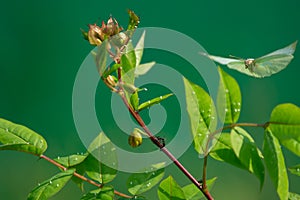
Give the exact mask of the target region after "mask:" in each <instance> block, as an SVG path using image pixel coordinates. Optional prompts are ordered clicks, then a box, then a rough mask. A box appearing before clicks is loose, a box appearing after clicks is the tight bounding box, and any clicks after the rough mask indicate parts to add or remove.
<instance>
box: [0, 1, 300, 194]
mask: <svg viewBox="0 0 300 200" xmlns="http://www.w3.org/2000/svg"><path fill="white" fill-rule="evenodd" d="M127 8H130V9H133V10H134V11H135V12H136V13H137V14H138V15H140V17H141V24H140V26H141V27H148V26H155V27H165V28H170V29H174V30H176V31H179V32H182V33H185V34H186V35H188V36H190V37H192V38H193V39H195V40H196V41H198V42H199V43H200V44H201V45H202V46H203V47H204V48H205V49H206V50H207V51H208V52H211V53H213V54H215V55H223V56H226V55H229V54H233V55H236V56H240V57H245V58H246V57H258V56H261V55H264V54H265V53H269V52H271V51H273V50H276V49H278V48H282V47H284V46H286V45H288V44H290V43H292V42H293V41H295V40H297V39H300V12H299V8H300V2H299V1H297V0H286V1H283V0H265V1H258V0H254V1H243V2H242V1H236V0H235V1H230V0H229V1H222V0H215V1H190V0H186V1H158V0H152V1H143V0H135V1H133V0H132V1H129V0H127V1H126V0H122V1H119V0H118V1H117V0H115V1H105V2H104V1H99V0H98V1H95V0H90V1H36V0H35V1H16V0H12V1H6V2H2V5H1V7H0V11H1V12H0V21H1V35H0V40H1V62H0V77H1V78H0V93H1V98H0V117H1V118H5V119H8V120H11V121H14V122H16V123H20V124H24V125H26V126H28V127H30V128H32V129H33V130H35V131H37V132H38V133H41V134H42V135H43V136H44V137H45V138H46V140H47V141H48V145H49V148H48V150H47V152H46V155H48V156H50V157H56V156H61V155H66V154H70V153H76V152H83V151H84V147H83V145H82V144H81V142H80V139H79V137H78V135H77V133H76V130H75V126H74V122H73V118H72V89H73V83H74V80H75V76H76V73H77V70H78V69H79V67H80V65H81V62H82V61H83V59H84V58H85V56H86V55H87V54H88V53H89V52H90V50H91V49H92V47H91V46H89V45H88V44H87V42H86V41H84V40H83V39H82V36H81V33H80V30H79V29H80V28H86V24H88V23H94V22H96V21H97V20H98V19H100V21H101V20H102V19H105V20H106V19H107V17H108V16H109V15H110V14H113V16H114V17H115V18H117V19H118V21H119V23H120V24H121V25H123V26H126V24H127V21H128V17H127V13H126V9H127ZM100 21H99V22H100ZM178 42H180V41H178ZM298 47H299V45H298ZM158 59H159V58H158ZM168 64H170V65H171V64H172V61H170V63H168ZM174 65H176V63H174ZM299 66H300V51H299V49H298V50H297V51H296V52H295V59H294V60H293V61H292V63H291V64H290V65H289V66H288V67H287V69H285V70H284V71H282V72H281V73H279V74H276V75H274V76H272V77H271V78H265V79H254V78H251V77H248V76H245V75H242V74H239V73H237V72H235V71H230V70H227V69H226V71H227V72H229V73H230V74H231V75H233V76H234V77H235V78H236V79H237V81H238V82H239V84H240V87H241V91H242V95H243V103H242V113H241V118H240V121H244V122H245V121H247V122H258V123H263V122H265V121H267V120H268V118H269V115H270V113H271V110H272V109H273V108H274V106H275V105H277V104H279V103H285V102H291V103H294V104H296V105H298V106H299V105H300V95H299V83H300V81H299V73H300V67H299ZM99 95H101V94H99ZM248 130H250V132H251V134H252V135H253V137H254V138H255V139H257V140H258V142H259V144H261V141H262V136H263V131H262V130H256V129H248ZM125 142H127V141H125ZM284 153H285V155H286V156H287V165H288V166H291V165H294V164H297V163H300V160H299V158H296V157H295V156H294V155H292V154H291V153H289V152H288V151H286V150H284ZM196 156H197V155H196V154H195V153H194V152H193V151H192V148H191V149H190V150H189V151H188V153H187V154H186V155H185V156H183V157H182V158H181V161H182V162H183V163H184V164H185V165H187V166H188V169H191V170H193V173H195V174H198V173H199V171H197V170H200V167H201V165H193V166H192V165H191V164H190V163H191V161H192V162H193V163H194V162H199V163H200V164H201V162H202V161H201V160H199V159H198V158H197V157H196ZM208 167H209V170H208V175H209V177H214V176H218V180H217V183H216V185H215V187H214V189H213V192H212V193H213V195H214V196H215V198H216V199H231V200H233V199H249V200H250V199H251V200H252V199H267V198H268V199H277V198H278V197H277V195H276V192H275V190H274V188H273V186H272V183H271V182H270V179H269V177H267V178H266V182H265V186H264V188H263V190H262V191H260V190H259V182H258V180H257V179H256V178H255V177H254V176H253V175H250V174H249V173H248V172H246V171H242V170H240V169H236V168H234V167H232V166H230V165H228V164H223V163H220V162H217V161H213V160H211V161H210V162H209V165H208ZM57 171H58V170H57V169H56V167H54V166H52V165H51V164H49V163H47V162H46V161H44V160H38V158H37V157H34V156H31V155H27V154H23V153H18V152H11V151H2V152H0V198H1V199H5V200H21V199H26V196H27V194H28V193H29V192H30V190H31V189H32V188H34V187H35V186H36V185H37V184H38V183H39V182H42V181H43V180H45V179H47V178H49V177H50V176H52V175H54V174H55V173H56V172H57ZM169 172H170V173H171V174H172V175H174V176H175V177H176V180H177V182H178V183H179V184H180V185H185V184H187V183H188V180H187V179H186V178H185V177H183V176H182V175H181V173H178V170H177V169H176V168H174V167H171V168H169V169H168V173H169ZM123 181H124V182H123ZM118 182H119V183H118V184H117V185H118V189H119V190H121V191H125V188H124V185H125V184H124V183H125V180H122V179H119V180H118ZM299 184H300V179H299V177H294V176H290V185H291V186H290V190H291V191H292V192H298V193H300V189H299ZM80 195H81V192H80V191H79V190H78V189H77V188H76V185H75V184H73V183H70V184H68V186H67V187H66V188H65V189H64V190H63V191H61V192H60V193H59V194H58V195H56V196H55V197H53V198H52V199H80ZM150 195H153V197H152V198H151V199H156V196H154V195H155V194H153V193H152V194H150Z"/></svg>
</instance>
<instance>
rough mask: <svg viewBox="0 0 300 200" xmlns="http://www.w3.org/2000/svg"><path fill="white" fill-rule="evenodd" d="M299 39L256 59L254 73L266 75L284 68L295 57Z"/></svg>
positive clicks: (259, 75)
mask: <svg viewBox="0 0 300 200" xmlns="http://www.w3.org/2000/svg"><path fill="white" fill-rule="evenodd" d="M296 45H297V41H296V42H294V43H292V44H290V45H289V46H287V47H285V48H282V49H278V50H276V51H274V52H272V53H269V54H267V55H265V56H262V57H260V58H257V59H255V66H254V67H253V69H252V70H253V74H256V75H257V77H260V78H262V77H266V76H271V75H272V74H275V73H277V72H279V71H281V70H283V69H284V68H286V66H287V65H288V64H289V63H290V62H291V60H292V59H293V58H294V56H293V53H294V52H295V50H296Z"/></svg>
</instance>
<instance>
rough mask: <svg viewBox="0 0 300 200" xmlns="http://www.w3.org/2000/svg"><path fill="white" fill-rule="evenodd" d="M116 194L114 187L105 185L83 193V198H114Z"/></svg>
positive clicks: (99, 199) (97, 199) (96, 199)
mask: <svg viewBox="0 0 300 200" xmlns="http://www.w3.org/2000/svg"><path fill="white" fill-rule="evenodd" d="M114 195H115V194H114V189H113V188H112V187H110V186H104V187H102V188H100V189H96V190H92V191H90V192H89V193H87V194H85V195H83V197H82V198H81V200H113V199H114Z"/></svg>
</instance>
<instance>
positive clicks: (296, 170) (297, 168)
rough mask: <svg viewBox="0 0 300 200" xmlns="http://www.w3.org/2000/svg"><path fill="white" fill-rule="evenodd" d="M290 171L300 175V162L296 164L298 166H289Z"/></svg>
mask: <svg viewBox="0 0 300 200" xmlns="http://www.w3.org/2000/svg"><path fill="white" fill-rule="evenodd" d="M289 171H290V172H291V173H292V174H295V175H297V176H300V164H299V165H296V166H293V167H290V168H289Z"/></svg>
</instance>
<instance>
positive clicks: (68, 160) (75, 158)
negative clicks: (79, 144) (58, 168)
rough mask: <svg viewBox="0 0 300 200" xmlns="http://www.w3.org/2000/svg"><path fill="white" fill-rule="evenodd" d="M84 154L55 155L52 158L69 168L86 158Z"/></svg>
mask: <svg viewBox="0 0 300 200" xmlns="http://www.w3.org/2000/svg"><path fill="white" fill-rule="evenodd" d="M86 157H87V156H86V155H70V156H65V157H57V158H55V159H54V160H55V161H56V162H58V163H60V164H62V165H63V166H65V167H67V168H69V167H73V166H75V165H78V164H80V163H81V162H83V161H84V159H85V158H86Z"/></svg>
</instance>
